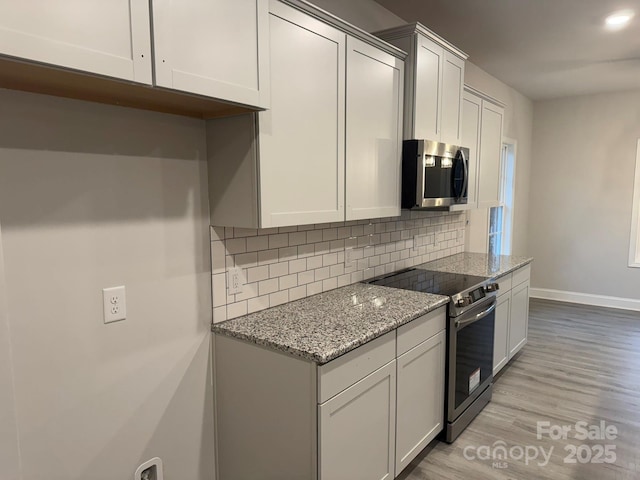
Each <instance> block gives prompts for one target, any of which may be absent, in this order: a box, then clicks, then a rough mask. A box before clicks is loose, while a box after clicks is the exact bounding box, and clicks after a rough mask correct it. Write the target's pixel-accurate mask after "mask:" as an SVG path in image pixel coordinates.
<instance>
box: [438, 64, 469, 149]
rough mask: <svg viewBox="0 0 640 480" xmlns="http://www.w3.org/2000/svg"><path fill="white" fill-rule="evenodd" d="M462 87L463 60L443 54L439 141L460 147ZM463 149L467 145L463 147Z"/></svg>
mask: <svg viewBox="0 0 640 480" xmlns="http://www.w3.org/2000/svg"><path fill="white" fill-rule="evenodd" d="M463 87H464V60H463V59H461V58H460V57H457V56H456V55H454V54H453V53H450V52H447V51H445V52H444V61H443V62H442V116H441V122H442V131H441V132H440V141H441V142H444V143H449V144H451V145H460V144H461V141H460V139H461V136H462V89H463ZM463 146H464V147H466V146H468V145H463Z"/></svg>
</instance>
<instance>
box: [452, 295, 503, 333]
mask: <svg viewBox="0 0 640 480" xmlns="http://www.w3.org/2000/svg"><path fill="white" fill-rule="evenodd" d="M496 305H497V304H496V302H493V303H492V304H491V306H490V307H489V308H487V309H486V310H483V311H482V312H480V313H478V314H477V315H475V316H473V317H471V318H470V319H468V320H462V321H460V320H456V330H460V329H461V328H464V327H466V326H467V325H469V324H470V323H474V322H477V321H478V320H482V319H483V318H484V317H486V316H487V315H489V314H490V313H491V312H493V311H494V310H495V309H496Z"/></svg>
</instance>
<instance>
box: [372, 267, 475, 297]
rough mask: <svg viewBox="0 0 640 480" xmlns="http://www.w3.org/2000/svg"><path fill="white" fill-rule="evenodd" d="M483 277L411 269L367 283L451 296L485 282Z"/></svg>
mask: <svg viewBox="0 0 640 480" xmlns="http://www.w3.org/2000/svg"><path fill="white" fill-rule="evenodd" d="M486 280H487V279H486V278H484V277H477V276H474V275H464V274H461V273H447V272H434V271H432V270H424V269H421V268H411V269H408V270H403V271H400V272H397V273H392V274H390V275H386V276H383V277H377V278H374V279H372V280H370V281H368V282H367V283H371V284H373V285H380V286H383V287H393V288H401V289H403V290H413V291H416V292H426V293H436V294H439V295H448V296H453V295H456V294H458V293H461V292H464V291H465V290H467V289H469V288H471V287H475V286H476V285H478V284H480V283H483V282H485V281H486Z"/></svg>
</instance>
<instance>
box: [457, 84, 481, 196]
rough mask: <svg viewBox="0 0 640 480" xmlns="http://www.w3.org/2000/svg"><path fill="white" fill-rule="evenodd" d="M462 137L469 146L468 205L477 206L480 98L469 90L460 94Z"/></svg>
mask: <svg viewBox="0 0 640 480" xmlns="http://www.w3.org/2000/svg"><path fill="white" fill-rule="evenodd" d="M462 104H463V105H462V138H461V141H460V143H461V145H462V146H464V147H468V148H469V186H468V188H467V194H468V200H467V203H468V205H472V206H473V208H475V207H477V206H478V198H477V191H478V190H477V188H478V185H477V184H478V146H479V145H480V117H481V114H482V99H481V98H480V97H478V96H477V95H474V94H473V93H470V92H464V93H463V96H462Z"/></svg>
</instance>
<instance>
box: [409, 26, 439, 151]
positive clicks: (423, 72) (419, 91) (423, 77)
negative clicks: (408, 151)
mask: <svg viewBox="0 0 640 480" xmlns="http://www.w3.org/2000/svg"><path fill="white" fill-rule="evenodd" d="M443 63H444V49H443V48H442V47H441V46H439V45H438V44H436V43H435V42H432V41H431V40H429V39H428V38H426V37H423V36H421V35H418V43H417V49H416V88H415V106H414V108H415V111H414V115H415V117H414V123H413V125H414V130H415V131H414V136H413V137H412V138H418V139H423V140H440V118H441V116H440V109H441V105H442V92H441V88H442V68H443Z"/></svg>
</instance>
